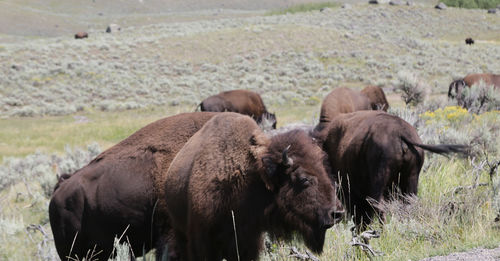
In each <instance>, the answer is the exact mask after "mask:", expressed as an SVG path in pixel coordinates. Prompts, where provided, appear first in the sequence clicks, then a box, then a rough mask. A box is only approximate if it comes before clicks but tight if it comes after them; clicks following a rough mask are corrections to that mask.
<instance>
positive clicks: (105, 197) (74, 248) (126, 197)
mask: <svg viewBox="0 0 500 261" xmlns="http://www.w3.org/2000/svg"><path fill="white" fill-rule="evenodd" d="M215 114H216V113H208V112H195V113H186V114H180V115H176V116H172V117H168V118H165V119H162V120H159V121H156V122H154V123H151V124H149V125H147V126H146V127H144V128H142V129H140V130H139V131H137V132H136V133H134V134H132V135H131V136H130V137H128V138H127V139H125V140H123V141H122V142H120V143H118V144H117V145H115V146H113V147H111V148H110V149H108V150H106V151H104V152H103V153H101V154H100V155H99V156H97V157H96V158H95V159H94V160H92V161H91V162H90V163H89V164H88V165H87V166H85V167H83V168H81V169H80V170H78V171H76V172H75V173H74V174H73V175H71V176H69V175H63V176H61V178H59V182H58V184H57V185H56V188H55V191H54V193H53V195H52V199H51V200H50V205H49V216H50V225H51V227H52V232H53V234H54V241H55V245H56V249H57V252H58V254H59V257H60V258H61V259H62V260H66V259H68V258H67V257H70V258H69V259H82V258H85V257H87V259H90V255H91V252H92V250H93V249H94V251H93V253H94V254H96V253H98V254H97V255H96V256H93V258H92V259H95V258H99V260H105V259H107V258H108V257H109V256H110V254H111V251H112V249H113V240H114V237H119V236H120V235H122V233H124V236H123V237H122V241H124V242H130V245H131V247H132V250H133V252H134V255H135V256H141V255H142V254H143V253H144V252H147V251H149V250H150V249H151V248H156V249H157V256H158V257H161V255H162V252H163V246H164V245H165V243H167V242H168V240H169V225H168V218H167V217H166V210H165V204H164V201H163V200H159V197H158V193H159V191H162V190H161V189H160V188H159V185H158V184H160V182H161V180H162V177H161V176H160V175H161V174H162V173H165V172H166V171H167V169H168V167H169V166H170V162H171V161H172V160H173V158H174V157H175V154H176V153H177V152H178V151H179V150H180V149H181V148H182V146H183V145H184V143H185V142H186V141H187V140H188V139H189V138H190V137H191V136H192V135H193V134H194V133H195V132H196V131H198V130H199V129H200V128H201V127H202V126H203V124H204V123H205V122H206V121H208V120H209V119H210V118H211V117H212V116H214V115H215ZM164 214H165V215H164ZM73 242H74V244H73ZM94 247H95V248H94ZM172 248H173V247H172ZM169 249H170V246H169ZM172 250H173V249H172ZM88 251H89V252H88ZM100 251H102V252H100ZM157 260H161V259H157Z"/></svg>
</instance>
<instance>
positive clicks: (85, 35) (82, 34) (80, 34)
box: [75, 32, 89, 39]
mask: <svg viewBox="0 0 500 261" xmlns="http://www.w3.org/2000/svg"><path fill="white" fill-rule="evenodd" d="M88 37H89V34H88V33H87V32H78V33H76V34H75V39H83V38H88Z"/></svg>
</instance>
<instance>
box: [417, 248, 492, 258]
mask: <svg viewBox="0 0 500 261" xmlns="http://www.w3.org/2000/svg"><path fill="white" fill-rule="evenodd" d="M452 260H453V261H477V260H481V261H498V260H500V247H498V248H494V249H484V248H477V249H473V250H471V251H467V252H459V253H453V254H450V255H447V256H435V257H429V258H425V259H422V260H421V261H452Z"/></svg>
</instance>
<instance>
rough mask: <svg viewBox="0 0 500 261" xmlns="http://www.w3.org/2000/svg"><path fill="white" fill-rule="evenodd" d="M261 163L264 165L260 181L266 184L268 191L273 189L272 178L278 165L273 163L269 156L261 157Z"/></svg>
mask: <svg viewBox="0 0 500 261" xmlns="http://www.w3.org/2000/svg"><path fill="white" fill-rule="evenodd" d="M262 165H263V166H264V173H262V174H263V175H261V178H262V181H264V184H266V188H267V189H268V190H270V191H273V190H274V183H273V180H274V178H275V175H276V170H277V169H278V166H277V165H276V163H274V161H273V159H272V158H271V157H270V156H266V157H264V158H262Z"/></svg>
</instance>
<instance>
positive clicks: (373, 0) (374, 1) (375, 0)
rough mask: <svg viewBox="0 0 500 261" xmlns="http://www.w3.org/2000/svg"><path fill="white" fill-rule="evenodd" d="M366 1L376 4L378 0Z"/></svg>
mask: <svg viewBox="0 0 500 261" xmlns="http://www.w3.org/2000/svg"><path fill="white" fill-rule="evenodd" d="M368 3H369V4H372V5H378V4H379V1H378V0H370V1H368Z"/></svg>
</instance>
